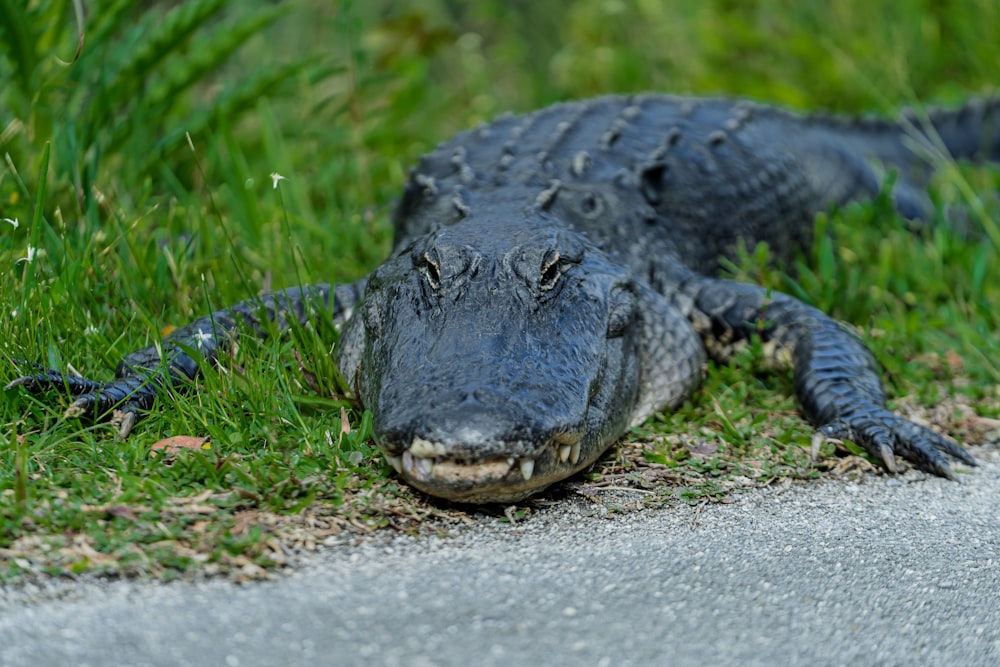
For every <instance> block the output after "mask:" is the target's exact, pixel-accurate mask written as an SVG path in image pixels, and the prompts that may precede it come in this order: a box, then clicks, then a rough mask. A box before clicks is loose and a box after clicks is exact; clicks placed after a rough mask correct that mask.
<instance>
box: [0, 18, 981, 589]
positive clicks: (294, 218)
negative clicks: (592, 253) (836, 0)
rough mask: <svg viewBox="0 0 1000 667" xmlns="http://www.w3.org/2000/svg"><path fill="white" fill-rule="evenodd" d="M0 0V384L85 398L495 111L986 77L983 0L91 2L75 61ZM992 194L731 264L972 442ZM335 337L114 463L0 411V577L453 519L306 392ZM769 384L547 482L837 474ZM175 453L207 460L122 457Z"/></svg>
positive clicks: (840, 93)
mask: <svg viewBox="0 0 1000 667" xmlns="http://www.w3.org/2000/svg"><path fill="white" fill-rule="evenodd" d="M22 4H23V3H15V2H5V1H4V0H0V19H3V20H0V43H2V44H3V45H4V47H3V50H0V159H2V160H3V163H2V164H0V218H10V219H12V220H13V219H16V220H18V221H19V223H20V224H19V226H18V227H17V228H16V229H15V228H14V227H13V226H12V225H9V224H7V223H3V222H0V295H2V297H0V331H3V332H5V336H4V339H3V344H2V347H0V350H2V355H0V358H2V363H0V381H3V382H7V381H9V380H11V379H13V378H14V377H16V376H17V375H18V374H19V371H18V367H17V365H16V364H15V363H14V361H13V360H14V359H16V358H23V359H31V360H37V361H39V362H41V363H43V364H45V365H48V366H53V367H60V368H69V367H71V368H74V369H76V370H78V371H79V372H81V373H83V374H85V375H88V376H92V377H96V378H108V377H110V376H111V373H112V372H113V368H114V366H115V365H116V364H117V362H118V360H119V359H120V358H121V357H122V356H123V355H124V354H126V353H127V352H129V351H131V350H133V349H136V348H138V347H142V346H145V345H148V344H151V343H153V342H156V341H157V340H159V338H160V336H161V335H162V332H163V331H165V330H166V329H168V328H169V327H173V326H178V325H182V324H184V323H186V322H188V321H190V320H191V319H193V318H195V317H197V316H198V315H201V314H203V313H205V312H207V311H209V310H211V309H214V308H217V307H219V306H222V305H225V304H228V303H232V302H235V301H238V300H241V299H245V298H248V297H250V296H252V295H254V294H256V293H258V292H259V291H260V290H262V289H265V288H268V287H273V288H277V287H284V286H288V285H294V284H299V283H311V282H320V281H344V280H352V279H355V278H357V277H360V276H361V275H364V273H365V272H366V271H368V270H370V269H371V268H372V267H374V266H375V265H377V264H378V262H379V261H380V260H381V259H382V258H383V257H384V256H385V254H386V252H387V251H388V247H389V243H390V225H389V222H388V219H389V215H390V213H391V204H392V201H393V198H394V197H395V195H396V193H397V192H398V191H399V189H400V186H401V184H402V182H403V179H404V177H405V174H406V169H407V168H408V167H409V165H410V164H411V163H412V162H413V160H414V158H415V157H416V156H417V155H419V154H420V153H421V152H424V151H427V150H429V149H430V148H432V147H433V145H434V144H435V143H436V142H437V141H439V140H442V139H445V138H447V137H448V136H450V135H451V134H452V133H454V132H455V131H458V130H460V129H463V128H465V127H468V126H470V125H473V124H475V123H478V122H480V121H484V120H488V119H489V118H491V117H493V116H494V115H496V114H498V113H500V112H502V111H505V110H508V109H511V110H515V111H522V110H528V109H531V108H534V107H537V106H540V105H544V104H547V103H550V102H553V101H556V100H560V99H566V98H573V97H584V96H588V95H593V94H600V93H606V92H610V91H636V90H660V91H670V92H682V93H698V94H702V93H704V94H709V93H726V94H731V95H742V96H751V97H754V98H756V99H760V100H765V101H770V102H775V103H780V104H783V105H786V106H791V107H793V108H799V109H819V108H823V109H832V110H836V111H843V112H862V111H863V112H875V113H882V114H892V113H894V112H895V111H896V110H898V109H899V108H900V107H901V106H904V105H907V104H913V103H916V102H918V101H923V102H932V103H940V104H954V103H957V102H958V101H960V100H962V99H963V98H965V97H967V96H968V95H970V94H987V93H989V92H990V91H993V90H995V86H996V80H995V73H996V69H997V64H998V63H1000V43H998V41H997V40H996V35H997V34H1000V7H998V6H997V5H996V3H994V2H986V1H985V0H979V1H977V0H965V1H962V2H959V1H952V2H947V1H944V2H936V3H927V2H919V1H917V0H894V1H892V2H890V1H888V0H886V1H882V0H875V1H868V2H851V3H840V4H839V5H837V8H833V9H830V8H826V7H825V6H823V5H822V4H820V3H800V2H798V3H797V2H790V1H787V2H778V1H773V0H772V1H768V0H757V1H756V2H745V3H731V2H724V1H723V0H711V1H709V0H690V1H679V2H671V3H656V2H640V1H639V0H635V1H633V2H626V1H616V0H612V1H608V0H601V1H593V2H585V1H580V2H565V3H510V2H499V1H495V0H487V1H484V2H477V3H467V4H466V3H456V2H443V1H440V2H431V1H426V2H414V3H406V7H407V8H406V9H405V10H399V9H396V8H395V7H396V6H398V4H399V3H390V2H388V1H384V2H383V1H376V0H366V1H365V2H355V3H348V2H345V3H340V4H338V5H336V6H330V5H329V3H320V2H318V1H316V0H294V1H290V2H285V3H280V4H279V5H278V6H277V7H276V6H275V5H274V4H273V3H263V2H261V3H253V2H245V3H228V4H227V3H221V2H217V1H213V0H198V1H195V2H189V3H182V4H181V5H178V9H177V10H175V11H173V12H168V9H169V6H170V5H171V4H173V3H169V4H164V5H162V6H159V5H155V4H154V5H153V8H152V9H148V10H142V11H140V10H137V9H133V8H132V4H133V3H128V2H123V1H121V0H118V1H113V0H103V1H101V2H95V3H92V4H93V6H90V4H88V12H87V16H88V19H87V21H88V23H86V24H85V28H86V29H85V31H84V35H85V38H84V46H83V49H82V51H81V54H80V55H79V57H78V58H77V57H75V56H74V51H75V50H76V47H77V43H78V38H79V28H78V24H77V21H76V19H75V17H74V16H75V15H74V11H73V5H72V3H69V2H60V1H58V0H53V1H51V2H44V1H42V2H37V3H31V4H30V6H29V8H28V9H25V8H22V7H21V5H22ZM272 173H277V174H280V175H281V176H284V177H285V180H282V181H281V182H280V183H278V185H277V188H275V187H273V183H272V178H271V174H272ZM997 185H998V183H997V178H996V174H995V172H989V171H983V170H974V169H968V168H964V167H963V168H960V169H950V170H947V171H946V173H944V174H942V175H941V177H940V178H939V179H938V182H937V184H936V188H935V197H936V198H937V200H938V201H939V202H940V203H941V210H942V211H944V210H945V208H946V207H954V206H958V207H961V208H963V209H964V210H967V211H971V214H970V219H971V226H972V229H973V231H972V233H971V235H970V236H971V238H970V239H964V240H963V239H961V238H957V237H956V235H954V234H951V233H949V232H947V231H946V229H945V227H946V226H947V225H946V224H944V223H943V220H944V218H945V214H944V213H941V216H940V217H941V218H942V219H941V220H938V221H936V222H938V223H942V224H937V225H935V226H933V227H932V228H931V229H929V230H927V231H926V232H925V233H923V234H921V235H914V234H913V233H911V232H910V231H908V230H907V229H905V227H904V225H903V224H902V223H900V222H899V221H898V220H896V219H895V218H894V216H893V215H892V214H891V212H890V211H889V210H888V208H887V205H886V203H885V202H884V201H880V202H875V203H874V204H869V205H863V206H852V207H850V208H849V209H847V210H845V211H842V212H839V213H838V214H836V215H834V216H832V217H830V218H827V217H824V218H823V219H822V220H821V221H820V223H821V225H823V226H832V228H833V229H834V230H835V232H836V233H835V238H836V241H835V242H834V241H830V240H829V239H828V238H827V237H826V236H823V235H821V240H820V241H819V242H818V243H817V247H816V249H815V253H814V254H815V257H814V258H813V259H814V261H813V262H812V263H811V267H812V268H809V267H801V268H799V269H798V270H797V271H795V272H792V275H794V279H791V278H789V277H788V276H787V275H785V274H783V273H780V272H777V271H775V270H774V269H772V268H770V267H769V266H767V264H766V262H765V261H763V258H762V257H761V256H760V254H759V253H756V254H755V253H753V252H752V253H750V254H749V255H748V257H747V258H746V259H745V261H744V262H742V263H741V265H740V266H739V267H734V271H736V272H737V273H738V274H739V275H741V277H744V278H746V279H750V280H754V281H759V282H762V283H764V284H767V285H770V286H774V287H776V288H779V289H783V290H785V291H788V292H791V293H792V294H795V295H797V296H800V297H802V298H804V299H806V300H808V301H809V302H811V303H813V304H815V305H817V306H818V307H820V308H822V309H823V310H825V311H827V312H830V313H832V314H834V315H835V316H837V317H840V318H843V319H846V320H848V321H851V322H853V323H854V324H855V325H857V326H858V327H859V328H860V329H861V330H862V331H863V332H864V333H865V336H866V339H868V340H869V342H870V343H871V345H872V347H873V349H874V350H875V353H876V355H877V356H878V358H879V360H880V362H881V363H882V364H883V365H884V367H885V372H886V377H887V379H888V384H889V387H890V392H891V394H892V395H893V396H894V397H895V398H896V399H905V400H902V401H901V402H900V406H901V408H903V409H905V410H908V411H914V410H915V411H918V412H920V413H921V414H922V415H923V416H926V417H928V418H930V419H931V420H932V421H937V422H938V423H940V424H941V425H943V426H944V427H945V428H948V429H950V430H952V431H953V432H956V434H958V435H960V436H962V437H966V436H968V437H972V436H973V435H974V434H973V433H972V432H971V431H969V430H968V429H967V428H966V421H964V416H965V414H966V413H965V412H964V410H966V407H965V406H967V405H971V406H972V407H973V408H974V409H975V410H976V411H978V412H979V413H980V414H983V415H985V416H988V417H996V416H997V414H998V408H997V386H998V382H1000V364H998V362H997V361H996V359H998V358H1000V355H998V346H1000V343H998V340H997V336H996V334H995V332H996V331H997V330H998V321H997V319H998V316H997V313H998V312H1000V308H998V306H1000V290H998V288H997V287H996V285H998V284H1000V280H998V278H1000V276H998V270H997V266H996V252H997V248H996V246H995V245H994V243H993V242H992V241H991V240H990V239H991V237H992V238H995V230H996V226H997V224H998V221H1000V214H998V211H997V204H996V198H995V196H994V194H993V193H994V192H995V191H996V190H997ZM991 235H992V236H991ZM29 248H31V249H34V254H33V258H32V261H30V262H27V261H18V260H19V259H20V258H22V257H27V256H28V253H29ZM334 338H335V336H333V335H332V334H331V333H330V332H320V333H318V334H312V333H309V332H306V333H304V334H303V335H300V336H296V337H293V338H292V339H288V340H278V341H269V342H263V343H254V342H250V341H246V342H244V343H243V344H242V345H241V347H240V349H239V350H238V351H237V352H236V353H235V355H234V356H233V357H232V358H231V359H228V360H227V361H226V364H225V365H226V370H225V371H224V372H220V373H215V372H212V373H208V374H207V375H206V376H205V378H204V379H203V380H202V381H201V382H200V383H199V387H198V389H197V391H195V392H192V393H188V394H184V395H182V396H178V397H176V398H173V399H170V400H169V403H170V405H169V406H165V405H160V406H157V408H156V409H154V410H153V411H152V414H151V416H150V417H149V418H148V419H147V420H145V421H143V422H142V423H140V425H139V426H138V427H137V428H136V430H135V433H134V434H133V435H132V436H131V437H130V438H128V439H127V440H124V441H120V440H117V439H115V437H114V430H113V428H112V427H110V426H108V425H105V424H97V425H90V424H87V423H84V422H79V421H64V420H62V419H61V415H62V412H63V410H64V409H65V406H66V400H65V399H62V398H60V397H57V396H48V397H46V398H45V399H44V400H43V399H39V398H34V397H31V396H29V395H27V394H25V393H24V392H21V391H12V392H4V393H3V394H2V415H0V575H5V576H14V575H18V574H23V573H31V572H39V571H42V572H50V573H63V574H72V573H79V572H120V573H130V574H152V575H156V576H163V577H171V576H180V575H184V574H186V573H191V572H207V573H214V572H224V573H229V574H231V575H233V576H237V577H255V576H261V574H262V573H265V572H267V571H269V570H271V569H273V568H274V567H275V566H278V565H281V564H282V563H287V562H289V561H291V560H293V559H294V555H295V553H296V551H297V550H299V549H309V548H312V547H313V546H314V545H315V544H317V543H321V542H322V541H323V540H324V539H328V538H330V537H331V536H335V535H337V534H338V533H340V532H342V531H345V530H371V529H376V528H380V527H385V526H391V527H394V528H396V529H401V530H416V529H417V527H418V526H419V525H420V521H421V519H422V518H423V517H426V516H429V515H436V516H440V515H448V516H450V517H452V518H454V517H455V516H456V515H458V516H460V515H461V512H459V511H457V510H449V509H448V508H442V507H439V506H437V505H435V504H433V503H429V502H428V501H426V500H425V499H424V498H422V497H421V496H419V495H417V494H414V493H413V492H412V491H410V490H409V489H408V488H407V487H405V486H401V485H400V484H398V483H397V482H396V481H395V479H394V478H393V477H392V476H391V475H389V474H388V472H389V471H388V468H387V466H386V465H385V464H384V463H383V462H382V461H381V459H380V458H379V456H378V454H377V452H376V450H375V448H374V446H373V445H372V443H371V441H370V440H369V438H368V434H369V426H368V422H367V418H366V416H365V415H364V413H363V412H361V411H358V410H357V409H355V408H354V407H352V406H345V404H344V402H343V400H342V399H341V398H340V397H339V396H338V394H337V391H336V386H335V383H334V382H333V377H332V375H333V369H332V365H331V362H330V357H329V352H330V349H331V347H332V345H333V343H334ZM299 359H301V360H302V364H300V362H299ZM302 366H304V367H305V368H304V369H303V368H302ZM789 393H790V382H789V380H788V378H786V377H785V376H784V375H781V374H774V373H770V372H768V371H766V370H764V369H763V368H762V366H761V364H760V363H759V351H758V350H754V349H752V348H748V349H747V350H746V351H745V352H744V353H743V357H742V358H741V359H740V362H739V363H737V364H733V365H731V366H726V367H720V368H715V369H713V371H712V373H711V374H710V377H709V378H708V379H707V381H706V384H705V387H704V389H703V390H702V391H701V392H699V393H698V394H697V395H696V396H694V397H693V398H692V399H691V400H690V401H689V402H688V403H687V404H685V405H684V406H683V407H682V408H681V409H680V410H678V411H677V412H676V413H673V414H669V415H663V416H660V417H656V418H654V419H652V420H650V421H649V422H648V423H647V424H645V425H643V426H642V427H641V428H638V429H636V431H635V433H634V434H633V437H632V438H631V439H630V440H629V443H627V444H624V445H623V446H622V447H621V448H619V450H618V452H617V454H615V455H613V456H611V457H609V458H608V459H606V460H605V461H604V462H603V463H602V464H601V465H600V466H599V467H598V468H596V469H595V470H594V471H592V472H591V473H590V474H589V475H587V476H586V477H585V478H583V479H582V480H580V481H577V482H575V483H574V486H572V488H574V489H576V490H578V491H580V492H582V493H585V494H595V495H600V494H602V493H604V491H605V490H608V489H614V488H617V487H620V486H623V485H627V486H630V487H631V488H636V489H640V490H644V491H645V492H646V494H647V495H648V498H649V500H651V501H662V500H664V499H668V500H669V499H675V498H680V499H683V500H692V501H695V500H700V499H703V498H708V499H726V498H728V497H730V495H731V492H732V491H733V490H734V489H736V488H739V487H741V486H745V485H753V484H767V483H771V482H772V481H775V480H784V479H808V478H812V477H817V476H820V475H822V474H826V473H827V472H828V471H829V470H830V469H831V468H833V467H835V466H837V465H840V464H841V463H843V462H845V461H852V460H856V459H854V458H853V457H849V458H846V459H844V458H842V454H843V452H840V453H835V452H834V451H833V447H832V445H824V447H823V449H822V456H821V458H820V460H819V461H818V462H814V461H812V459H811V458H810V446H811V430H810V429H809V428H808V426H806V425H805V424H804V423H803V422H802V421H801V419H799V418H798V417H797V415H796V413H795V404H794V401H793V400H792V399H791V398H789ZM942 403H943V404H944V405H945V406H946V408H947V409H945V410H944V411H940V410H938V411H935V410H934V409H933V408H932V406H934V405H937V404H942ZM345 407H346V409H345ZM342 409H344V411H343V412H342ZM342 414H343V415H344V416H345V417H346V422H342V419H341V415H342ZM177 435H192V436H198V437H205V436H207V437H209V438H210V440H209V449H198V450H189V451H182V452H179V453H177V454H175V455H170V456H163V455H159V456H152V455H151V454H150V449H151V446H152V444H153V443H155V442H157V441H159V440H161V439H163V438H165V437H169V436H177ZM564 488H568V487H564ZM605 497H606V496H605ZM527 506H528V507H530V503H529V504H528V505H527ZM522 509H523V508H522ZM514 516H519V514H515V515H514Z"/></svg>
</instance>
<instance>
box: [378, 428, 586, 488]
mask: <svg viewBox="0 0 1000 667" xmlns="http://www.w3.org/2000/svg"><path fill="white" fill-rule="evenodd" d="M599 455H600V451H596V452H590V451H586V450H585V448H584V446H583V436H582V434H572V435H568V434H566V435H560V436H557V437H554V438H551V439H550V440H548V441H547V442H546V443H545V444H543V445H542V446H540V447H538V448H537V449H535V451H534V452H533V453H532V454H530V455H527V456H496V457H491V458H487V459H481V460H476V461H469V460H460V459H455V458H451V457H449V456H448V454H447V448H446V447H445V446H444V445H442V444H440V443H435V442H431V441H428V440H425V439H423V438H414V439H413V441H412V442H411V443H410V446H409V447H407V448H405V449H404V450H403V452H402V454H399V455H390V454H385V457H386V460H387V461H388V462H389V463H390V465H392V467H393V468H395V470H396V472H398V473H399V474H400V475H402V476H403V478H404V479H406V481H407V482H409V483H410V484H411V485H413V486H414V487H416V488H418V489H420V490H421V491H423V492H425V493H429V494H430V495H433V496H437V497H439V498H445V499H447V500H452V501H455V502H462V503H499V502H516V501H518V500H523V499H524V498H526V497H528V496H530V495H531V494H533V493H537V492H539V491H541V490H542V489H544V488H545V487H547V486H549V485H550V484H552V483H553V482H557V481H559V480H561V479H565V478H566V477H569V476H570V475H572V474H573V473H575V472H577V471H578V470H581V469H582V468H584V467H586V466H587V465H589V464H590V463H591V462H592V461H593V460H594V459H596V458H597V456H599Z"/></svg>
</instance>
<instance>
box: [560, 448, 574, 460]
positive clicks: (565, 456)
mask: <svg viewBox="0 0 1000 667" xmlns="http://www.w3.org/2000/svg"><path fill="white" fill-rule="evenodd" d="M572 449H573V448H572V446H571V445H559V463H566V461H569V454H570V450H572Z"/></svg>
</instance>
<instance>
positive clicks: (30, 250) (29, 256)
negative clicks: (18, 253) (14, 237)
mask: <svg viewBox="0 0 1000 667" xmlns="http://www.w3.org/2000/svg"><path fill="white" fill-rule="evenodd" d="M37 250H38V248H32V247H31V246H30V245H29V246H28V254H27V256H25V257H22V258H20V259H19V260H17V261H16V262H14V263H15V264H20V263H21V262H27V263H28V264H31V262H32V261H34V259H35V251H37Z"/></svg>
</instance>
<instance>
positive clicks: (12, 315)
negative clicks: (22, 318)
mask: <svg viewBox="0 0 1000 667" xmlns="http://www.w3.org/2000/svg"><path fill="white" fill-rule="evenodd" d="M10 316H11V317H12V318H14V317H17V308H15V309H14V310H12V311H10Z"/></svg>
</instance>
